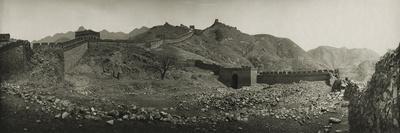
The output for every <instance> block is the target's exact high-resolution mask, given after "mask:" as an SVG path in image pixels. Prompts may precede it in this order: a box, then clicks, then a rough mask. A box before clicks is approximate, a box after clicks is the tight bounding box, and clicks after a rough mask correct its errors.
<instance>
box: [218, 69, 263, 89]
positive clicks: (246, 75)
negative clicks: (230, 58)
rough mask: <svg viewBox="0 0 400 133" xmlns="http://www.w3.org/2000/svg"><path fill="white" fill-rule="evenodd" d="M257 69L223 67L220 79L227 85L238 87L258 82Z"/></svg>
mask: <svg viewBox="0 0 400 133" xmlns="http://www.w3.org/2000/svg"><path fill="white" fill-rule="evenodd" d="M256 77H257V71H256V70H252V69H243V68H221V70H220V71H219V78H218V79H219V80H220V81H221V82H222V83H224V84H225V85H226V86H230V87H232V88H235V89H238V88H241V87H243V86H251V85H254V84H255V83H256V79H257V78H256Z"/></svg>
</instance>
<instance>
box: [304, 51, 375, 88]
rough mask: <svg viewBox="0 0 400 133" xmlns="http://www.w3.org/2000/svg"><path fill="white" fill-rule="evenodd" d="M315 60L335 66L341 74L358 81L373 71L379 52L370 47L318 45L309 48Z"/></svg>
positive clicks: (369, 75) (331, 66)
mask: <svg viewBox="0 0 400 133" xmlns="http://www.w3.org/2000/svg"><path fill="white" fill-rule="evenodd" d="M307 53H309V54H310V55H311V56H312V58H313V59H314V60H315V61H318V62H321V63H323V64H326V65H327V67H329V68H337V69H339V70H340V71H341V72H342V76H345V77H350V78H352V79H354V80H358V81H367V80H368V79H369V78H370V77H371V76H372V74H373V73H374V67H375V66H374V65H375V63H376V62H377V61H378V59H379V57H380V56H379V54H377V53H376V52H375V51H373V50H370V49H365V48H364V49H357V48H355V49H348V48H345V47H342V48H335V47H330V46H320V47H318V48H315V49H311V50H309V51H308V52H307Z"/></svg>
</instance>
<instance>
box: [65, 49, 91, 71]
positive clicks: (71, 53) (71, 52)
mask: <svg viewBox="0 0 400 133" xmlns="http://www.w3.org/2000/svg"><path fill="white" fill-rule="evenodd" d="M88 45H89V42H87V41H85V42H80V43H75V44H73V45H70V46H68V47H65V48H64V53H63V54H64V70H65V72H66V73H68V72H70V71H71V70H72V69H73V68H74V66H76V65H77V64H78V63H79V61H80V60H81V59H82V57H83V55H84V54H85V53H86V51H87V50H88Z"/></svg>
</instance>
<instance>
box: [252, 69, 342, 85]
mask: <svg viewBox="0 0 400 133" xmlns="http://www.w3.org/2000/svg"><path fill="white" fill-rule="evenodd" d="M333 76H334V77H338V71H337V70H314V71H280V72H261V73H259V74H258V75H257V83H266V84H278V83H284V84H285V83H294V82H299V81H326V82H327V83H329V84H330V80H331V78H332V77H333Z"/></svg>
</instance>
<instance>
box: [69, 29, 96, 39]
mask: <svg viewBox="0 0 400 133" xmlns="http://www.w3.org/2000/svg"><path fill="white" fill-rule="evenodd" d="M75 39H78V40H98V39H100V32H95V31H93V30H84V31H77V32H75Z"/></svg>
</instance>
